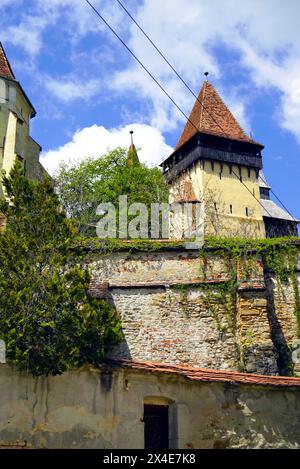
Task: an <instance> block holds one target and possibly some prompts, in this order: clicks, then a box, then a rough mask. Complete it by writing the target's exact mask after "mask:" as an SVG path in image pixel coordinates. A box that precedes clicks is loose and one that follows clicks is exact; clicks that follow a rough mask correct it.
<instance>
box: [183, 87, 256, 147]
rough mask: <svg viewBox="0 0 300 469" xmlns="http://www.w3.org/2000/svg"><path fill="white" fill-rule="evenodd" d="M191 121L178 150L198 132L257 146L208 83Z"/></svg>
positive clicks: (197, 101)
mask: <svg viewBox="0 0 300 469" xmlns="http://www.w3.org/2000/svg"><path fill="white" fill-rule="evenodd" d="M201 103H202V104H201ZM189 120H190V121H191V122H189V121H187V123H186V126H185V128H184V130H183V132H182V134H181V136H180V139H179V140H178V143H177V145H176V150H177V149H178V148H179V147H181V146H182V145H183V144H184V143H186V142H187V141H188V140H190V138H191V137H193V136H194V135H195V134H196V133H197V131H199V132H203V133H205V134H210V135H216V136H219V137H226V138H229V139H232V140H239V141H242V142H248V143H254V144H257V142H255V141H254V140H252V139H251V138H250V137H248V136H247V135H246V134H245V132H244V131H243V129H242V128H241V126H240V124H239V123H238V122H237V120H236V119H235V118H234V116H233V115H232V114H231V112H230V110H229V109H228V107H227V106H226V104H225V103H224V102H223V101H222V99H221V97H220V96H219V94H218V93H217V91H216V90H215V88H214V87H213V85H212V84H211V83H209V82H208V81H205V82H204V84H203V86H202V89H201V91H200V93H199V95H198V99H197V100H196V102H195V104H194V107H193V109H192V112H191V114H190V116H189ZM195 127H196V128H195Z"/></svg>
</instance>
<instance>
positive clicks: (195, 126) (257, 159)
mask: <svg viewBox="0 0 300 469" xmlns="http://www.w3.org/2000/svg"><path fill="white" fill-rule="evenodd" d="M263 148H264V147H263V145H261V144H260V143H258V142H256V141H254V140H253V139H252V138H251V137H249V136H248V135H246V133H245V132H244V131H243V129H242V128H241V126H240V125H239V123H238V122H237V120H236V119H235V118H234V116H233V115H232V113H231V112H230V110H229V109H228V108H227V106H226V105H225V103H224V102H223V101H222V99H221V97H220V96H219V94H218V93H217V91H216V90H215V88H214V87H213V85H212V84H211V83H210V82H209V81H208V80H206V81H205V82H204V84H203V86H202V89H201V91H200V93H199V95H198V98H197V100H196V102H195V104H194V107H193V109H192V112H191V114H190V116H189V119H188V121H187V123H186V125H185V127H184V129H183V132H182V134H181V136H180V138H179V141H178V143H177V145H176V148H175V150H174V152H173V153H172V154H171V155H170V156H169V157H168V158H167V159H166V160H165V161H164V162H163V163H162V165H161V166H162V168H163V171H164V174H165V177H166V179H167V182H168V183H169V188H170V203H171V204H172V203H175V202H176V203H180V204H183V203H185V202H190V203H192V204H195V203H197V202H198V203H199V204H201V205H202V207H203V210H202V214H203V215H202V217H203V224H204V235H205V236H220V237H232V236H239V237H249V238H250V237H251V238H264V237H266V229H265V218H264V216H265V215H266V211H265V210H264V209H263V204H262V201H261V189H260V171H261V170H262V166H263V165H262V155H261V152H262V150H263ZM269 231H270V230H269ZM277 234H278V233H277Z"/></svg>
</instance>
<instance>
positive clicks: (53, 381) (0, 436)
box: [0, 364, 300, 449]
mask: <svg viewBox="0 0 300 469" xmlns="http://www.w3.org/2000/svg"><path fill="white" fill-rule="evenodd" d="M278 380H281V381H280V382H279V381H278ZM251 383H252V384H251ZM262 384H264V385H262ZM299 386H300V380H299V379H296V378H280V377H268V378H263V379H261V378H260V379H258V377H255V376H253V375H248V376H247V375H246V376H245V375H241V374H239V375H238V376H235V374H234V373H231V374H230V373H224V372H223V374H222V372H215V373H212V372H210V373H208V372H206V373H203V372H201V371H197V370H192V369H186V370H181V369H177V370H175V369H174V368H171V367H170V368H169V369H168V368H166V367H165V368H163V367H161V368H160V366H159V365H157V366H153V364H152V365H151V364H144V365H140V364H133V366H132V365H131V367H129V368H122V367H115V366H114V367H112V368H111V367H107V368H104V369H102V370H98V369H89V368H85V369H81V370H78V371H74V372H69V373H64V374H63V375H61V376H56V377H48V378H33V377H31V376H30V375H27V374H26V373H19V372H16V371H14V370H13V369H11V368H9V367H8V366H7V365H0V389H1V393H0V448H3V447H4V448H23V447H27V448H32V447H33V448H100V449H101V448H112V449H113V448H119V449H124V448H144V425H145V424H144V419H143V415H144V404H145V403H146V404H149V403H151V404H155V405H158V404H160V405H161V404H164V405H168V415H169V429H168V435H169V447H170V448H190V449H192V448H299V446H300V441H299V434H300V420H299V412H300V387H299Z"/></svg>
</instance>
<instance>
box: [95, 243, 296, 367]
mask: <svg viewBox="0 0 300 469" xmlns="http://www.w3.org/2000/svg"><path fill="white" fill-rule="evenodd" d="M86 262H87V264H88V266H89V269H90V271H91V273H92V282H91V286H90V290H91V293H92V294H93V295H95V296H97V297H99V298H107V299H108V300H109V301H110V302H111V303H112V304H113V305H114V306H115V307H116V310H117V312H118V314H119V315H120V316H121V319H122V324H123V334H124V341H123V343H122V344H121V345H120V346H119V347H117V348H116V350H115V351H114V352H113V356H114V357H117V358H131V359H133V360H148V361H160V362H164V363H170V364H172V363H173V364H176V363H177V364H192V365H194V366H199V367H205V368H212V369H231V370H244V371H246V372H249V373H260V374H270V375H275V374H292V373H293V371H294V372H295V373H296V374H297V373H300V364H299V363H300V353H298V352H299V351H298V352H297V350H298V349H297V347H298V348H299V349H300V344H299V339H298V337H297V321H296V316H295V312H294V305H295V298H294V292H293V288H292V286H291V282H287V283H284V284H282V285H280V288H279V286H278V282H277V281H276V278H275V275H274V274H273V273H271V272H269V273H268V272H266V271H265V269H264V266H263V263H262V260H261V258H260V257H259V256H257V255H256V254H253V255H252V256H250V257H249V256H248V257H247V259H244V260H243V259H242V260H241V261H240V262H239V265H238V269H237V275H238V287H237V290H236V293H235V296H234V298H232V295H230V294H229V293H228V292H227V293H222V292H221V294H220V288H221V287H222V285H225V284H226V282H228V281H229V280H230V278H231V277H230V266H228V265H227V262H226V260H225V259H224V257H223V256H222V255H220V254H218V253H217V252H211V254H208V255H207V256H206V257H205V258H204V259H203V258H200V257H199V253H198V251H193V250H185V249H184V248H182V249H177V250H174V251H171V252H170V251H158V252H135V253H130V252H129V251H124V252H118V253H111V254H109V255H106V256H102V255H100V254H99V253H97V252H90V253H88V254H87V257H86ZM298 267H300V265H299V266H298ZM299 271H300V268H299ZM297 279H298V284H299V286H300V274H297ZM297 353H298V355H299V356H298V355H297ZM292 354H293V359H294V361H295V358H296V359H297V360H296V362H295V363H294V365H292Z"/></svg>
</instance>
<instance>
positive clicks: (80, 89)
mask: <svg viewBox="0 0 300 469" xmlns="http://www.w3.org/2000/svg"><path fill="white" fill-rule="evenodd" d="M43 83H44V84H45V86H46V88H47V90H48V91H50V93H52V94H53V95H54V96H56V97H57V98H58V99H60V100H61V101H64V102H65V103H68V102H71V101H74V100H76V99H85V100H86V99H90V98H91V97H93V96H95V95H96V94H98V93H99V91H100V88H101V84H100V81H99V80H87V81H85V80H81V81H77V80H70V79H68V78H64V77H61V78H60V79H59V80H56V79H54V78H51V77H45V78H44V80H43Z"/></svg>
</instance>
